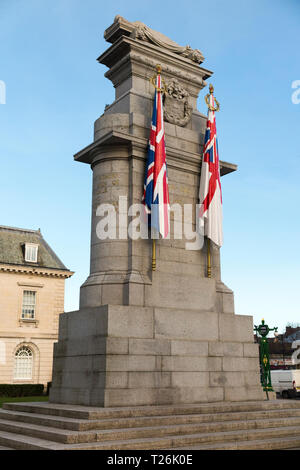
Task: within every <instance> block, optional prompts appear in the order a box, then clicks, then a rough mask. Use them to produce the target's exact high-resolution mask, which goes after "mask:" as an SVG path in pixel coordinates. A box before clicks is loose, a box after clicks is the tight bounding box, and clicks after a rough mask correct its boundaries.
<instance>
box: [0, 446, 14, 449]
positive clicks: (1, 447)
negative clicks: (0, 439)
mask: <svg viewBox="0 0 300 470" xmlns="http://www.w3.org/2000/svg"><path fill="white" fill-rule="evenodd" d="M0 450H13V449H12V448H11V447H3V446H0Z"/></svg>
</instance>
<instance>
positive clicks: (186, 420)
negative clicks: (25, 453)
mask: <svg viewBox="0 0 300 470" xmlns="http://www.w3.org/2000/svg"><path fill="white" fill-rule="evenodd" d="M289 417H291V418H295V417H300V409H279V410H262V411H249V412H233V413H215V414H192V415H175V416H168V415H167V416H149V417H134V418H118V419H117V418H104V419H102V420H86V419H85V420H84V419H75V418H65V417H59V416H55V417H54V416H50V415H43V414H37V413H25V412H16V411H9V410H0V419H2V420H6V421H8V420H9V421H14V422H23V423H29V424H37V425H42V426H48V427H54V428H58V429H65V430H70V431H88V430H93V429H102V430H105V429H119V428H122V429H124V428H140V427H149V426H151V427H154V426H168V425H176V424H177V425H179V424H193V423H195V424H200V423H211V422H222V421H234V420H237V421H246V420H254V419H274V418H289Z"/></svg>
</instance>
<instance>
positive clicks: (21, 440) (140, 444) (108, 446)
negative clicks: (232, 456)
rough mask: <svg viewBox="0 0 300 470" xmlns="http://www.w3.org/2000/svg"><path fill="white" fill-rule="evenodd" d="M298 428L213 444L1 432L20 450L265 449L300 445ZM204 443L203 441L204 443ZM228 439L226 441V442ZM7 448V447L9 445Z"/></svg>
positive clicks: (198, 438)
mask: <svg viewBox="0 0 300 470" xmlns="http://www.w3.org/2000/svg"><path fill="white" fill-rule="evenodd" d="M299 431H300V430H299V428H297V429H296V430H295V429H293V428H291V429H286V430H285V433H284V435H282V434H283V433H282V430H281V429H280V428H278V429H273V430H272V432H271V433H270V432H267V433H265V430H259V431H258V430H256V431H251V432H248V433H247V435H246V436H245V435H244V434H243V436H241V435H240V433H239V432H237V431H234V432H227V433H217V434H213V437H214V443H210V444H208V443H205V436H203V435H189V436H176V437H173V438H164V439H151V438H148V439H134V440H122V441H119V442H118V443H116V442H115V441H114V442H112V441H110V442H105V443H94V444H86V443H85V444H76V445H70V444H69V445H64V444H58V443H53V442H49V441H47V440H43V439H39V438H34V437H28V436H21V435H20V434H14V433H9V432H2V431H0V444H2V445H3V444H4V445H5V446H8V445H9V446H10V448H12V449H17V450H151V449H153V450H154V449H155V450H156V449H157V450H159V449H162V450H163V449H166V450H174V449H176V450H256V449H257V450H260V449H261V450H264V449H270V450H271V449H293V448H297V446H300V434H299ZM295 433H296V435H295ZM203 440H204V443H203V444H201V442H203ZM224 440H225V442H224ZM6 448H7V447H6Z"/></svg>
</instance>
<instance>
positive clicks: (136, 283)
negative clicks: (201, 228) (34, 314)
mask: <svg viewBox="0 0 300 470" xmlns="http://www.w3.org/2000/svg"><path fill="white" fill-rule="evenodd" d="M104 37H105V39H106V41H107V42H109V43H111V45H110V47H109V48H108V49H107V50H106V51H105V52H104V53H103V54H102V55H101V56H100V57H99V59H98V61H99V62H100V63H101V64H104V65H105V66H106V67H108V71H107V72H106V74H105V76H106V77H107V78H108V79H109V80H111V82H112V83H113V85H114V87H115V100H114V102H113V103H112V104H110V105H107V106H106V107H105V112H104V113H103V114H102V115H101V117H100V118H99V119H97V120H96V122H95V127H94V142H93V143H92V144H90V145H89V146H88V147H86V148H84V149H83V150H81V151H80V152H79V153H77V154H76V155H75V157H74V158H75V160H76V161H78V162H83V163H88V164H89V165H91V168H92V171H93V200H92V228H91V259H90V275H89V277H88V278H87V280H86V281H85V282H84V284H83V285H82V287H81V292H80V309H79V310H78V311H74V312H67V313H63V314H62V315H61V316H60V323H59V340H58V343H56V344H55V350H54V365H53V382H52V387H51V392H50V401H51V402H53V403H67V404H78V405H91V406H102V407H113V406H117V407H118V406H134V405H159V404H180V403H205V402H216V401H250V400H262V399H263V398H264V397H263V392H262V388H261V385H260V379H259V358H258V345H257V344H254V342H253V321H252V317H250V316H244V315H236V314H235V312H234V296H233V292H232V291H231V290H230V289H229V288H228V287H226V286H225V284H224V283H223V282H222V281H221V277H220V253H219V249H218V248H217V247H216V246H213V247H212V276H211V278H208V277H207V276H206V260H207V252H206V251H207V246H206V244H204V247H203V248H202V249H201V250H199V249H198V250H188V249H186V243H187V241H189V240H188V239H187V238H185V237H183V238H182V239H177V238H175V237H174V236H173V232H172V224H174V220H175V218H174V217H175V216H174V215H172V213H171V236H170V238H169V239H160V240H157V241H156V256H157V267H156V270H155V271H153V270H152V242H151V240H150V239H148V240H145V239H141V238H140V239H132V238H130V237H128V236H127V233H126V230H124V225H123V224H122V221H124V220H125V219H126V218H127V210H128V208H129V207H130V206H131V205H132V204H134V203H141V199H142V194H143V184H144V174H145V166H146V158H147V145H148V141H149V133H150V127H151V116H152V108H153V97H154V87H153V85H152V83H151V81H150V78H151V77H153V75H155V73H156V66H157V64H160V65H161V69H162V72H161V74H162V78H163V79H164V80H165V90H166V92H165V98H164V120H165V141H166V156H167V157H166V158H167V166H168V181H169V193H170V203H171V204H178V205H180V206H181V207H182V206H183V205H184V204H189V205H192V206H193V207H195V206H196V204H197V203H198V192H199V179H200V171H201V156H202V152H203V142H204V133H205V126H206V116H205V115H203V114H201V113H200V112H199V111H198V110H197V104H196V102H197V98H198V94H199V92H200V90H202V89H203V88H204V87H205V86H206V82H205V80H207V79H208V78H209V77H210V76H211V75H212V72H210V71H209V70H207V69H205V68H203V67H202V66H201V64H202V62H203V61H204V57H203V55H202V53H201V52H200V51H199V50H197V49H196V50H193V49H192V48H191V47H190V46H185V47H182V46H179V45H178V44H176V43H175V42H174V41H172V40H170V39H169V38H167V37H166V36H164V35H163V34H161V33H158V32H156V31H154V30H152V29H150V28H148V27H147V26H146V25H144V24H143V23H141V22H138V21H136V22H133V23H131V22H129V21H127V20H125V19H124V18H122V17H120V16H117V17H116V18H115V20H114V23H113V24H112V25H111V26H110V27H109V28H108V29H107V30H106V31H105V33H104ZM221 156H222V154H221ZM221 160H222V159H221ZM220 168H221V176H224V175H226V174H228V173H230V172H232V171H234V170H236V166H235V165H234V164H232V163H227V162H224V161H221V162H220ZM120 197H121V198H123V199H122V200H123V201H124V200H125V199H126V198H127V199H126V200H127V204H128V208H127V207H125V206H124V205H123V206H120ZM104 204H111V205H113V207H115V210H116V214H117V218H116V221H117V222H116V233H117V236H116V238H115V239H111V238H108V239H101V238H99V236H98V235H97V227H98V223H99V221H100V220H101V215H99V210H98V208H99V207H104V206H103V205H104ZM225 204H226V200H225ZM192 217H193V218H195V214H192ZM193 222H195V221H194V220H192V219H191V225H192V226H194V223H193Z"/></svg>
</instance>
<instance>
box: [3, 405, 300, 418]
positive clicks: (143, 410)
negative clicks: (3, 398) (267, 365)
mask: <svg viewBox="0 0 300 470" xmlns="http://www.w3.org/2000/svg"><path fill="white" fill-rule="evenodd" d="M3 409H5V410H11V411H20V412H28V413H37V414H44V415H51V416H60V417H66V418H75V419H92V420H93V419H94V420H95V419H103V418H111V419H112V418H130V417H146V416H170V415H191V414H210V413H226V412H227V413H228V412H230V413H232V412H243V411H244V412H249V411H262V410H271V409H273V410H279V409H300V401H297V400H274V401H273V400H272V401H271V400H270V401H259V402H256V401H254V402H230V403H228V402H218V403H209V404H193V405H158V406H137V407H128V408H127V407H118V408H99V407H98V408H96V407H95V408H94V407H87V406H78V405H76V406H75V405H58V404H52V403H48V402H40V403H37V402H33V403H5V404H3Z"/></svg>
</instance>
